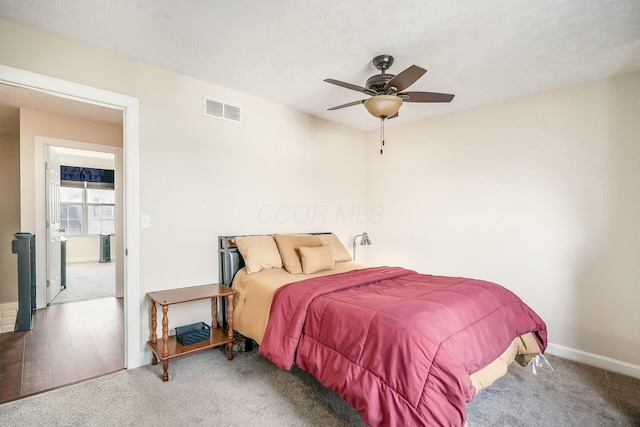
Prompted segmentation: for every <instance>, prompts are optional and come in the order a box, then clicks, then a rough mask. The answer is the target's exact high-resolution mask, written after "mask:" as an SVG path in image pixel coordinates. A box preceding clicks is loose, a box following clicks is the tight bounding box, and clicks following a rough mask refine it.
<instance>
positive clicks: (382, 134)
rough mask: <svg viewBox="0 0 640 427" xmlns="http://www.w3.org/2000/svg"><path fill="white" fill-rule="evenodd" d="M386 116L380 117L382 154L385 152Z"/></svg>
mask: <svg viewBox="0 0 640 427" xmlns="http://www.w3.org/2000/svg"><path fill="white" fill-rule="evenodd" d="M383 150H384V117H381V118H380V155H382V153H383V152H384V151H383Z"/></svg>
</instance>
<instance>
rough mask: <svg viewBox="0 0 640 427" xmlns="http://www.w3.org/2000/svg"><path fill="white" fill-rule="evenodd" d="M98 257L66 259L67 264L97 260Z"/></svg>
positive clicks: (98, 259)
mask: <svg viewBox="0 0 640 427" xmlns="http://www.w3.org/2000/svg"><path fill="white" fill-rule="evenodd" d="M98 261H100V258H96V257H75V258H73V259H67V264H75V263H77V262H98Z"/></svg>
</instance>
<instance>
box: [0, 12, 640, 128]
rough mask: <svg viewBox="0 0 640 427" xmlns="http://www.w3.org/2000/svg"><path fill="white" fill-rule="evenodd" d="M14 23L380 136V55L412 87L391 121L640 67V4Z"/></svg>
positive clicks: (10, 15) (72, 17)
mask: <svg viewBox="0 0 640 427" xmlns="http://www.w3.org/2000/svg"><path fill="white" fill-rule="evenodd" d="M0 17H2V18H5V19H8V20H11V21H15V22H18V23H21V24H24V25H27V26H31V27H35V28H38V29H41V30H44V31H47V32H51V33H55V34H58V35H60V36H63V37H66V38H69V39H74V40H78V41H81V42H84V43H87V44H89V45H93V46H97V47H101V48H105V49H109V50H112V51H114V52H117V53H120V54H122V55H125V56H128V57H131V58H135V59H137V60H140V61H143V62H146V63H149V64H153V65H156V66H159V67H162V68H166V69H170V70H173V71H177V72H180V73H184V74H187V75H191V76H194V77H197V78H199V79H202V80H206V81H210V82H213V83H216V84H219V85H222V86H225V87H229V88H232V89H236V90H239V91H242V92H246V93H251V94H253V95H256V96H258V97H261V98H264V99H268V100H271V101H273V102H276V103H279V104H283V105H287V106H289V107H292V108H295V109H297V110H301V111H305V112H307V113H310V114H313V115H315V116H319V117H323V118H326V119H329V120H333V121H336V122H340V123H344V124H346V125H349V126H352V127H355V128H358V129H363V130H369V129H377V127H378V126H379V123H378V121H377V120H376V119H375V118H373V117H371V116H369V115H368V113H367V112H366V110H365V109H364V107H363V106H361V105H358V106H354V107H350V108H347V109H343V110H338V111H326V109H327V108H328V107H331V106H334V105H338V104H342V103H346V102H350V101H355V100H358V99H363V98H366V96H362V95H360V94H358V93H357V92H354V91H350V90H348V89H344V88H340V87H337V86H332V85H329V84H327V83H325V82H323V79H326V78H334V79H338V80H342V81H346V82H350V83H354V84H357V85H364V83H365V81H366V79H367V78H368V77H369V76H371V75H373V74H375V73H377V70H375V69H374V68H373V66H372V65H371V63H370V61H371V59H372V58H373V57H374V56H376V55H379V54H390V55H393V56H394V57H395V59H396V61H395V64H394V66H393V67H392V68H391V70H390V72H391V73H394V74H397V73H398V72H400V71H401V70H403V69H405V68H406V67H408V66H409V65H412V64H416V65H419V66H422V67H424V68H427V69H428V70H429V72H428V73H427V74H426V75H425V76H424V77H422V79H420V80H419V81H418V82H417V83H415V84H414V85H413V86H412V87H411V90H417V91H434V92H447V93H454V94H456V97H455V99H454V100H453V102H452V103H451V104H415V103H414V104H405V105H404V106H403V107H402V108H401V110H400V117H399V118H398V119H394V121H393V122H392V123H389V125H393V124H394V123H396V124H397V123H403V122H407V121H412V120H417V119H420V118H424V117H430V116H435V115H439V114H444V113H449V112H452V111H456V110H460V109H465V108H470V107H474V106H479V105H483V104H487V103H490V102H494V101H498V100H502V99H508V98H513V97H516V96H520V95H523V94H529V93H534V92H539V91H543V90H547V89H553V88H558V87H563V86H568V85H572V84H576V83H581V82H585V81H589V80H595V79H599V78H604V77H607V76H611V75H617V74H622V73H627V72H631V71H636V70H639V69H640V1H638V0H610V1H607V2H603V1H601V0H564V1H562V0H539V1H536V2H532V1H525V0H511V1H507V0H488V1H487V0H483V1H456V0H440V1H426V0H407V1H401V0H368V1H345V0H324V1H322V2H318V1H312V0H272V1H255V0H252V1H249V0H237V1H230V2H220V1H210V0H192V1H189V2H181V1H177V0H138V1H131V0H109V1H104V0H83V1H79V0H75V1H74V0H57V1H48V2H43V1H40V0H21V1H11V0H0Z"/></svg>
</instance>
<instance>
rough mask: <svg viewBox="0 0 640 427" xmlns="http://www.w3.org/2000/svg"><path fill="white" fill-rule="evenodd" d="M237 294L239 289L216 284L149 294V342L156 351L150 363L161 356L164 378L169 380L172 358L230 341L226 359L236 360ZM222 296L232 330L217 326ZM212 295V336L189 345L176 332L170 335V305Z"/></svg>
mask: <svg viewBox="0 0 640 427" xmlns="http://www.w3.org/2000/svg"><path fill="white" fill-rule="evenodd" d="M235 293H236V291H234V290H233V289H231V288H228V287H226V286H224V285H220V284H217V283H216V284H211V285H200V286H191V287H187V288H177V289H167V290H164V291H156V292H149V293H147V295H148V296H149V298H151V339H150V340H149V341H148V342H147V344H149V346H150V347H151V351H152V352H153V358H152V359H151V363H152V364H153V365H157V364H158V359H159V360H161V361H162V369H163V373H162V381H169V373H168V372H167V370H168V369H169V359H171V358H173V357H178V356H183V355H185V354H189V353H193V352H196V351H200V350H205V349H207V348H212V347H218V346H221V345H224V344H227V345H228V347H229V353H228V355H227V359H229V360H232V359H233V296H234V295H235ZM220 297H227V299H228V304H227V306H228V310H227V322H228V324H229V329H228V330H227V331H225V330H224V329H223V328H222V326H220V327H218V298H220ZM209 298H210V299H211V305H212V321H211V335H210V339H209V340H205V341H201V342H197V343H195V344H191V345H187V346H182V345H180V343H178V341H177V340H176V337H175V335H172V336H169V318H168V316H167V312H168V311H169V306H170V305H171V304H180V303H184V302H189V301H198V300H203V299H209ZM156 303H158V304H160V305H161V306H162V341H158V337H157V335H156V327H157V326H158V323H157V309H156Z"/></svg>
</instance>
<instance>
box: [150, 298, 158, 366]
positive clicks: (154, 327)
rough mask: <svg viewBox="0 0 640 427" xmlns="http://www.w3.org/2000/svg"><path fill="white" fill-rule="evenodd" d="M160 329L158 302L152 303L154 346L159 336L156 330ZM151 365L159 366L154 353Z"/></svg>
mask: <svg viewBox="0 0 640 427" xmlns="http://www.w3.org/2000/svg"><path fill="white" fill-rule="evenodd" d="M157 327H158V310H157V309H156V302H155V301H153V300H152V301H151V342H152V343H153V344H155V343H157V342H158V335H157V334H156V328H157ZM151 364H152V365H157V364H158V358H157V357H156V354H155V353H152V357H151Z"/></svg>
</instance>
